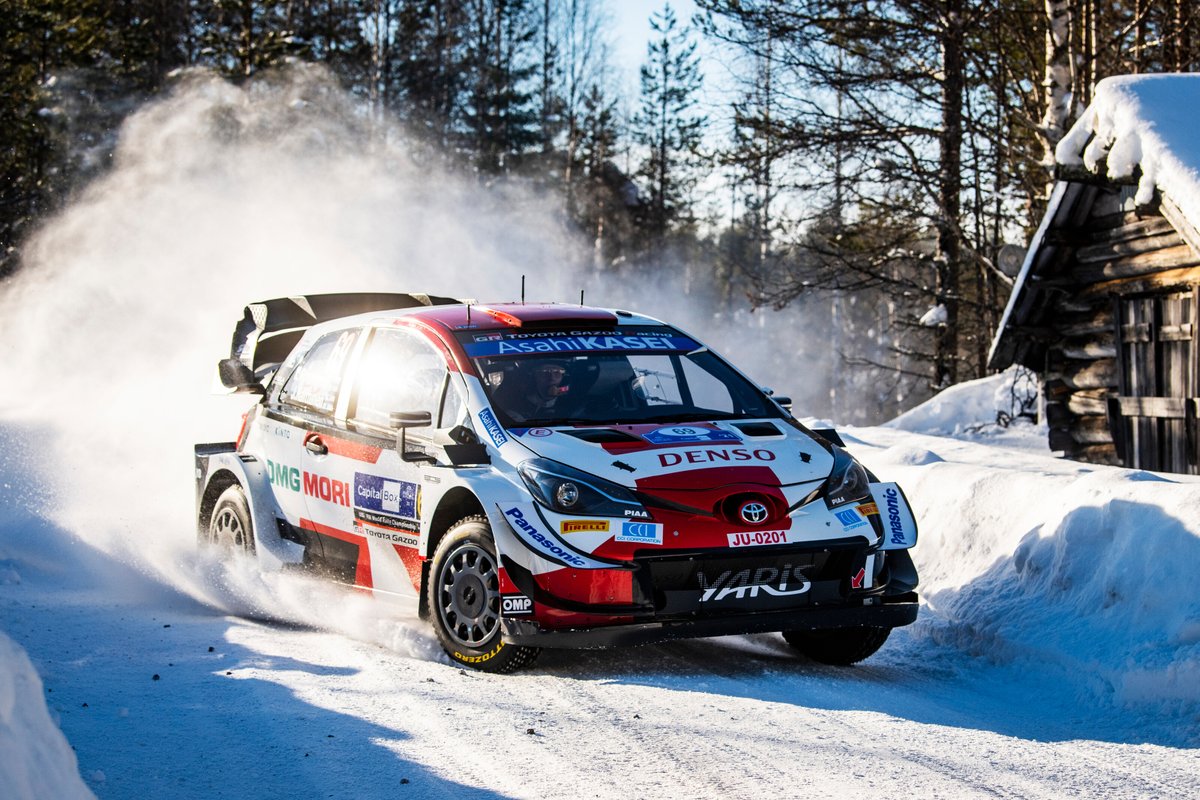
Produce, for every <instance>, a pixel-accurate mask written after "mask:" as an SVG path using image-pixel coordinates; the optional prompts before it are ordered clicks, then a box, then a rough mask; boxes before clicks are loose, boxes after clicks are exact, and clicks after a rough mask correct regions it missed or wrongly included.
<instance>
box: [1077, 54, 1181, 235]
mask: <svg viewBox="0 0 1200 800" xmlns="http://www.w3.org/2000/svg"><path fill="white" fill-rule="evenodd" d="M1198 124H1200V74H1172V75H1120V76H1117V77H1114V78H1105V79H1104V80H1102V81H1100V83H1098V84H1097V85H1096V97H1095V99H1094V100H1093V101H1092V104H1091V105H1090V106H1089V107H1088V109H1087V110H1086V111H1084V112H1083V115H1082V116H1081V117H1080V118H1079V120H1078V121H1077V122H1076V123H1075V125H1074V126H1073V127H1072V128H1071V130H1070V131H1069V132H1068V133H1067V135H1066V136H1065V137H1063V139H1062V141H1061V142H1059V143H1058V147H1057V149H1056V150H1055V153H1054V155H1055V159H1056V160H1057V162H1058V163H1059V164H1063V165H1065V166H1075V165H1080V164H1082V165H1083V166H1084V167H1086V168H1087V169H1088V170H1090V171H1091V172H1099V170H1100V169H1101V168H1103V169H1104V170H1105V174H1106V175H1107V177H1109V178H1111V179H1113V180H1121V179H1126V178H1130V177H1133V176H1134V175H1135V174H1137V173H1136V171H1137V170H1138V169H1139V168H1140V170H1141V176H1140V178H1139V180H1138V191H1137V196H1136V201H1137V203H1138V204H1139V205H1146V204H1148V203H1150V202H1151V201H1152V200H1153V199H1154V190H1155V189H1158V190H1159V191H1160V192H1162V193H1163V194H1164V195H1167V196H1168V197H1170V198H1171V200H1172V201H1174V203H1175V205H1176V206H1177V207H1178V208H1179V210H1180V211H1182V212H1183V213H1184V215H1185V216H1186V217H1187V219H1188V220H1189V221H1190V222H1191V223H1192V224H1193V225H1198V224H1200V137H1198V136H1197V135H1196V134H1197V125H1198Z"/></svg>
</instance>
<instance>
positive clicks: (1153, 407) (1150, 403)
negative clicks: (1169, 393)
mask: <svg viewBox="0 0 1200 800" xmlns="http://www.w3.org/2000/svg"><path fill="white" fill-rule="evenodd" d="M1116 400H1117V406H1118V407H1119V408H1120V409H1121V416H1123V417H1153V418H1155V419H1186V418H1187V405H1188V403H1193V404H1195V403H1196V402H1197V398H1195V397H1118V398H1116ZM1192 407H1193V408H1195V407H1196V406H1195V405H1193V406H1192Z"/></svg>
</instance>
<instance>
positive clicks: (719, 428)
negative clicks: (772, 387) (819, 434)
mask: <svg viewBox="0 0 1200 800" xmlns="http://www.w3.org/2000/svg"><path fill="white" fill-rule="evenodd" d="M509 433H511V434H513V435H515V436H516V437H517V438H518V439H519V440H520V441H521V443H522V444H523V445H525V446H526V447H528V448H529V449H530V450H532V451H533V452H534V453H536V454H537V455H539V456H542V457H544V458H549V459H552V460H554V461H558V462H560V463H563V464H567V465H569V466H572V467H574V468H576V469H579V470H582V471H584V472H588V473H591V474H593V475H598V476H599V477H602V478H605V479H607V480H610V481H613V482H614V483H618V484H621V485H623V486H628V487H631V488H633V487H636V486H642V487H646V486H647V484H648V483H649V484H652V485H653V486H654V487H655V488H658V489H681V490H705V489H715V488H718V487H721V486H728V485H732V484H756V485H763V486H788V485H793V484H798V483H805V482H810V481H819V480H823V479H824V478H826V477H828V475H829V473H830V471H831V470H832V469H833V456H832V455H830V454H829V452H828V451H826V449H825V447H824V446H822V445H821V444H819V443H818V442H817V441H816V440H814V439H813V438H812V437H811V436H808V435H807V434H805V433H804V432H803V431H801V430H800V429H798V428H796V427H794V426H792V425H790V424H788V423H787V422H785V421H783V420H737V421H733V422H725V421H721V422H699V423H697V422H689V423H685V424H676V425H662V424H658V425H590V426H573V427H556V428H513V429H510V430H509Z"/></svg>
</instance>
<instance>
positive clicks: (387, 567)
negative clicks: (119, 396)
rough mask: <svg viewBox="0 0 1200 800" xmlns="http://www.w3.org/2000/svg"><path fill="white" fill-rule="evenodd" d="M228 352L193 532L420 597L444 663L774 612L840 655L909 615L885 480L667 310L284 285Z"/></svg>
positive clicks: (200, 459)
mask: <svg viewBox="0 0 1200 800" xmlns="http://www.w3.org/2000/svg"><path fill="white" fill-rule="evenodd" d="M219 370H220V376H221V381H222V382H223V383H224V384H225V386H226V387H228V388H230V389H232V390H235V391H244V392H256V393H259V394H261V395H262V397H261V399H260V401H259V402H258V403H257V404H256V405H254V406H253V407H252V408H251V410H250V411H249V412H248V413H247V414H246V416H245V419H244V422H243V424H242V428H241V432H240V433H239V434H238V438H237V441H236V442H228V443H220V444H203V445H197V446H196V497H197V506H198V515H199V519H198V525H199V533H200V538H201V540H202V541H203V542H206V543H212V544H216V545H219V546H224V547H226V548H228V549H229V550H231V551H245V552H248V553H252V554H254V555H255V557H256V558H257V559H258V560H259V562H260V563H261V564H262V566H263V567H264V568H268V569H296V570H306V571H310V572H312V573H316V574H321V575H326V576H328V577H329V578H332V579H333V580H335V581H339V582H342V583H344V584H347V585H351V586H356V587H359V588H360V589H362V590H367V591H370V592H372V593H373V594H374V595H375V596H376V597H379V598H384V599H389V600H396V601H400V602H407V603H412V604H414V605H415V606H416V607H417V608H419V610H420V612H421V613H422V614H423V615H427V616H428V618H429V619H430V620H431V621H432V623H433V627H434V629H435V631H436V632H437V635H438V638H439V640H440V641H441V643H442V645H443V646H444V647H445V649H446V652H447V653H448V654H449V655H450V657H451V658H452V659H453V660H454V661H456V662H458V663H461V664H466V665H470V666H473V667H477V668H479V669H483V670H489V671H496V672H504V671H510V670H513V669H516V668H518V667H521V666H523V665H525V664H528V663H530V662H531V661H532V660H533V658H534V657H535V656H536V654H537V653H538V651H539V648H542V647H571V648H584V647H603V646H612V645H625V644H638V643H644V642H650V641H657V640H665V639H672V638H684V637H698V636H716V635H723V634H743V633H751V632H764V631H779V632H781V633H782V634H783V637H784V638H785V639H786V640H787V642H788V643H789V644H791V645H792V646H793V647H795V648H796V649H797V650H799V651H800V652H801V653H803V654H804V655H806V656H808V657H810V658H812V659H815V660H817V661H821V662H824V663H830V664H850V663H853V662H856V661H859V660H861V659H863V658H866V657H867V656H869V655H871V654H872V653H874V652H875V651H876V650H877V649H878V648H879V647H880V646H881V645H882V644H883V642H884V640H886V639H887V636H888V634H889V632H890V631H891V629H892V628H894V627H897V626H900V625H907V624H909V623H911V622H913V621H914V620H915V619H916V616H917V595H916V587H917V574H916V569H915V568H914V566H913V562H912V559H911V558H910V557H909V554H908V548H910V547H912V546H913V545H914V544H915V543H916V539H917V529H916V523H915V521H914V519H913V514H912V512H911V510H910V508H909V504H908V502H907V501H906V500H905V498H904V494H903V492H901V490H900V488H899V487H898V486H897V485H896V484H894V483H884V482H880V481H878V480H877V479H876V478H875V477H874V476H873V475H871V474H870V473H869V472H868V471H867V470H865V469H864V468H863V467H862V466H861V465H860V464H859V463H858V462H857V461H856V460H855V459H854V458H853V457H852V456H851V455H850V454H849V453H847V452H846V450H845V449H843V447H842V446H841V441H840V439H839V438H838V436H837V434H836V433H834V432H832V431H813V430H809V429H807V428H805V427H804V426H803V425H801V424H800V423H799V422H797V421H796V420H795V419H793V417H792V416H791V414H790V413H789V412H788V410H787V406H788V402H787V401H786V400H785V399H783V398H774V397H772V396H770V395H768V394H767V393H766V392H764V391H763V390H762V389H760V388H759V387H758V386H756V385H755V384H754V383H752V382H751V381H750V380H749V379H747V378H746V377H745V376H744V375H742V374H741V373H740V372H738V371H737V370H736V369H735V368H734V367H732V366H730V365H729V364H728V363H727V362H726V361H724V360H723V359H722V358H721V357H720V356H718V355H717V354H716V353H713V352H712V351H711V350H709V349H708V348H707V347H705V346H704V345H703V344H702V343H701V342H700V341H698V340H697V339H695V338H693V337H692V336H690V335H688V334H686V333H684V332H682V331H680V330H678V329H677V328H674V327H671V326H669V325H667V324H664V323H663V322H660V321H658V320H656V319H651V318H650V317H646V316H642V315H639V314H634V313H630V312H628V311H614V310H607V309H599V308H588V307H583V306H569V305H558V304H550V305H542V304H529V305H526V304H494V305H477V304H476V305H472V304H464V303H460V302H458V301H455V300H450V299H447V298H438V297H431V296H428V295H407V294H350V295H310V296H305V297H294V298H281V299H277V300H269V301H266V302H262V303H254V304H251V305H250V306H248V307H247V308H246V313H245V317H244V318H243V319H242V320H241V322H240V323H239V324H238V326H237V329H236V331H235V333H234V340H233V353H232V357H231V358H229V359H225V360H224V361H222V362H221V363H220V365H219ZM264 381H265V386H264Z"/></svg>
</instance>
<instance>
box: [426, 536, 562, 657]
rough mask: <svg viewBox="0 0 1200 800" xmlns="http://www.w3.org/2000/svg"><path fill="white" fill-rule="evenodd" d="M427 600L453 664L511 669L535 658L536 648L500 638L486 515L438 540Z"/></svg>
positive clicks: (495, 562) (492, 547) (496, 572)
mask: <svg viewBox="0 0 1200 800" xmlns="http://www.w3.org/2000/svg"><path fill="white" fill-rule="evenodd" d="M427 600H428V601H429V608H430V610H431V611H432V613H431V614H430V617H431V619H432V622H433V629H434V631H435V632H436V633H437V637H438V641H440V642H441V643H442V648H443V649H444V650H445V651H446V653H447V654H449V656H450V658H451V659H453V660H454V661H455V662H457V663H459V664H462V665H464V666H468V667H471V668H473V669H479V670H483V671H484V672H512V671H514V670H517V669H520V668H521V667H524V666H526V665H528V664H531V663H533V660H534V659H535V658H537V655H538V652H539V650H538V648H536V647H525V646H522V645H514V644H505V643H504V642H503V641H502V640H501V638H500V636H501V632H500V565H499V561H498V560H497V558H496V545H495V542H493V541H492V531H491V528H489V527H488V524H487V520H486V519H485V518H483V517H467V518H466V519H461V520H459V521H458V522H456V523H455V524H454V526H453V527H451V528H450V530H449V531H447V532H446V535H445V536H443V537H442V540H441V541H440V542H438V546H437V550H436V551H435V552H434V554H433V567H432V569H431V570H430V574H429V585H428V590H427Z"/></svg>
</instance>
